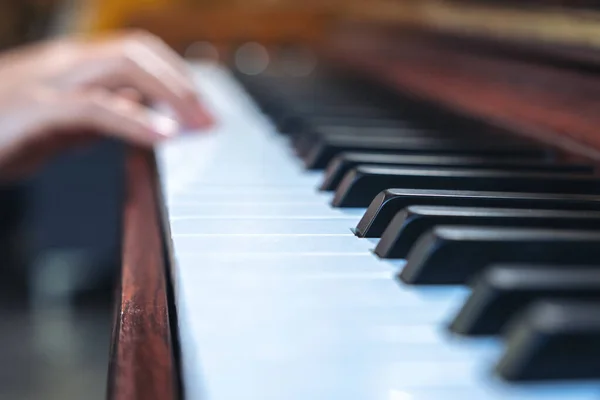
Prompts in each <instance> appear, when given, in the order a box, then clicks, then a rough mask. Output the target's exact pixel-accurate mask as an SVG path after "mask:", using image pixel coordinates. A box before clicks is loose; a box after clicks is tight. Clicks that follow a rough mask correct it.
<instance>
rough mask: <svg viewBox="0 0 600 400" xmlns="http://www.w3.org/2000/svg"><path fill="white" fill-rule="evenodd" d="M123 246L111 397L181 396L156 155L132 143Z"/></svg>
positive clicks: (131, 399) (147, 399)
mask: <svg viewBox="0 0 600 400" xmlns="http://www.w3.org/2000/svg"><path fill="white" fill-rule="evenodd" d="M126 162H127V165H126V174H127V177H126V185H127V186H126V199H125V205H124V211H123V212H124V214H123V250H122V257H123V258H122V270H121V276H120V278H121V279H120V288H119V290H118V294H117V299H118V300H117V309H116V315H115V319H116V320H115V324H114V331H113V339H112V344H111V355H110V357H111V359H110V367H109V382H108V389H107V397H108V398H109V399H111V400H154V399H156V400H159V399H160V400H172V399H176V398H178V384H177V376H176V363H175V356H174V353H175V352H174V345H173V340H172V337H171V331H170V326H169V307H168V288H167V285H168V282H167V271H166V265H165V260H164V253H163V239H162V237H161V233H160V232H161V229H160V217H159V202H158V201H157V191H156V188H157V182H156V179H157V177H156V173H155V163H154V156H153V154H152V153H151V152H148V151H144V150H140V149H130V150H129V152H128V155H127V161H126Z"/></svg>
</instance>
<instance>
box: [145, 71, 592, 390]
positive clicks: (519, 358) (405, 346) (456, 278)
mask: <svg viewBox="0 0 600 400" xmlns="http://www.w3.org/2000/svg"><path fill="white" fill-rule="evenodd" d="M193 70H194V73H195V74H196V78H197V82H198V88H199V91H200V92H201V94H202V96H203V97H204V99H205V101H206V102H207V103H208V104H209V106H210V107H211V109H212V111H213V113H214V114H215V115H216V116H217V120H218V125H217V126H216V127H215V128H214V131H211V132H208V133H199V134H189V135H185V136H183V137H181V138H180V139H178V140H176V141H173V142H169V143H165V144H164V145H162V147H160V148H159V149H157V155H158V157H157V158H158V164H159V175H160V181H161V187H162V192H163V196H164V198H165V201H166V213H167V218H166V219H167V220H168V231H169V232H170V235H171V238H172V255H173V258H174V265H173V268H172V274H173V282H174V289H175V302H176V308H177V313H178V324H179V325H178V332H179V340H180V345H181V352H182V354H181V356H182V360H181V362H182V375H183V385H184V389H185V394H186V398H187V399H190V400H191V399H207V400H234V399H235V400H237V399H245V400H284V399H285V400H308V399H310V400H332V399H344V400H379V399H381V400H447V399H461V400H496V399H502V400H505V399H519V400H542V399H543V400H570V399H578V400H584V399H596V400H597V399H598V398H600V269H599V268H597V267H595V266H594V264H598V262H597V260H600V229H599V228H600V196H598V194H599V192H600V181H599V180H598V178H597V177H595V176H594V175H593V171H594V168H593V167H592V166H590V165H587V164H586V163H564V162H559V161H558V160H557V155H556V154H555V153H554V152H553V151H552V150H550V149H547V148H544V147H543V146H541V145H539V144H536V143H526V142H525V140H524V139H519V138H514V137H509V136H503V135H500V134H499V133H495V132H493V131H491V130H490V129H486V128H485V127H482V126H478V125H477V124H474V123H471V122H469V121H462V120H458V119H456V118H453V117H452V116H451V115H447V114H444V113H442V112H441V111H440V112H439V113H435V114H434V111H428V110H427V109H422V108H421V107H419V106H413V105H411V104H404V102H400V103H398V104H396V103H394V101H395V100H392V99H390V98H388V97H387V95H386V94H385V93H380V92H379V91H378V90H376V88H372V87H369V86H364V85H363V84H361V83H356V82H350V83H345V82H344V80H343V79H338V78H337V77H336V78H335V79H333V78H328V79H322V78H319V77H316V78H304V79H298V81H291V80H289V79H288V80H283V79H276V78H266V77H245V78H243V79H242V78H241V77H236V76H235V75H234V74H230V73H229V72H228V71H226V70H223V69H220V68H217V67H215V66H210V65H195V66H194V67H193ZM338 81H339V82H338ZM398 101H399V100H398ZM405 259H406V260H405ZM598 265H600V264H598Z"/></svg>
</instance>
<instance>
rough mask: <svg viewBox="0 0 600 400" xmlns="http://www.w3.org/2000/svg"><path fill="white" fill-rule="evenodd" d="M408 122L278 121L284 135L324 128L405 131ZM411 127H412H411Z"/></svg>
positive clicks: (313, 118) (370, 119)
mask: <svg viewBox="0 0 600 400" xmlns="http://www.w3.org/2000/svg"><path fill="white" fill-rule="evenodd" d="M407 125H409V124H407V121H406V120H405V119H402V118H400V117H396V118H393V117H385V118H383V117H379V118H378V117H364V116H362V117H361V116H355V117H350V118H349V117H339V116H338V117H336V116H323V115H320V116H316V115H312V116H303V117H296V118H289V117H287V116H283V117H280V118H278V119H277V128H278V129H279V130H280V131H281V132H284V133H290V134H301V133H304V132H310V131H311V130H314V129H318V128H320V127H323V126H351V127H357V128H358V127H365V128H380V129H381V128H388V129H404V128H406V127H407ZM409 126H410V125H409Z"/></svg>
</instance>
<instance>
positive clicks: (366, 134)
mask: <svg viewBox="0 0 600 400" xmlns="http://www.w3.org/2000/svg"><path fill="white" fill-rule="evenodd" d="M463 136H464V135H463ZM345 138H346V139H348V140H352V139H353V138H358V139H365V138H370V139H374V140H383V141H385V140H387V139H390V140H393V139H399V138H402V139H406V140H407V141H410V142H411V143H438V142H439V141H444V140H445V141H458V140H461V139H462V140H463V141H464V140H467V139H464V137H461V136H455V137H454V136H450V135H448V134H447V133H444V132H440V131H436V130H431V129H426V128H423V127H418V126H416V125H415V126H410V125H408V124H407V126H406V127H402V128H370V127H351V126H324V127H320V128H317V129H311V130H307V131H306V132H303V133H302V134H298V135H295V136H294V138H293V140H292V145H293V147H294V149H295V150H296V153H297V154H298V156H300V157H301V158H305V157H308V155H309V154H310V152H311V151H312V150H313V149H314V148H315V147H318V146H320V145H321V144H322V143H323V142H326V141H329V140H332V139H335V140H338V139H340V140H343V139H345ZM469 139H470V140H476V139H475V138H469ZM488 140H490V141H491V140H494V139H493V138H488Z"/></svg>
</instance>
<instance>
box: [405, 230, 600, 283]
mask: <svg viewBox="0 0 600 400" xmlns="http://www.w3.org/2000/svg"><path fill="white" fill-rule="evenodd" d="M596 262H599V263H600V232H597V231H596V232H593V231H571V230H569V231H567V230H552V229H526V228H480V227H456V226H439V227H435V228H434V229H433V230H431V231H430V232H429V233H426V234H425V235H423V236H421V238H419V240H418V241H417V243H416V244H415V245H414V246H413V248H412V249H411V251H410V253H409V254H408V257H407V258H406V265H405V267H404V268H403V269H402V271H401V272H400V275H399V277H400V279H401V280H402V281H403V282H405V283H408V284H426V285H454V284H465V283H466V282H467V281H469V280H470V279H471V278H473V277H474V276H475V275H476V274H478V273H480V272H481V271H482V270H483V269H484V268H485V267H487V266H489V265H491V264H497V263H551V264H557V265H564V264H594V263H596Z"/></svg>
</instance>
